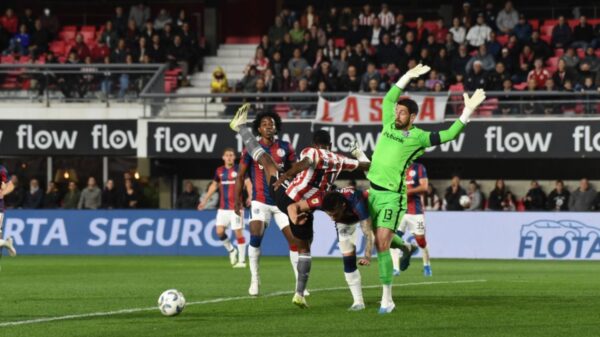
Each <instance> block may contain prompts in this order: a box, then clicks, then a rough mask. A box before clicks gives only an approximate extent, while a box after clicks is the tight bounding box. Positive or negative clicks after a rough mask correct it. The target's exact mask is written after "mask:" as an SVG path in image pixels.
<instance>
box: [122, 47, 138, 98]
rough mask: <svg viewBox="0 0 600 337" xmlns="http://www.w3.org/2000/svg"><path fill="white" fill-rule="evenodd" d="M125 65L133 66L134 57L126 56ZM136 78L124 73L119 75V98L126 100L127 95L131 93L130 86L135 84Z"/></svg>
mask: <svg viewBox="0 0 600 337" xmlns="http://www.w3.org/2000/svg"><path fill="white" fill-rule="evenodd" d="M125 64H133V56H132V55H131V54H127V55H126V56H125ZM134 79H135V77H133V75H131V74H127V73H122V74H121V75H119V94H118V97H119V98H125V94H127V92H128V91H129V84H130V83H131V82H133V80H134Z"/></svg>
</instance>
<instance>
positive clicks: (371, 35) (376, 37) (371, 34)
mask: <svg viewBox="0 0 600 337" xmlns="http://www.w3.org/2000/svg"><path fill="white" fill-rule="evenodd" d="M385 33H386V30H385V28H383V27H381V21H380V20H379V19H378V18H375V19H373V26H371V27H370V28H369V29H368V30H367V39H368V40H369V42H370V43H371V45H372V46H373V47H377V46H378V45H379V44H380V43H381V41H382V39H383V34H385Z"/></svg>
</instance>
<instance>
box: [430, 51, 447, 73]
mask: <svg viewBox="0 0 600 337" xmlns="http://www.w3.org/2000/svg"><path fill="white" fill-rule="evenodd" d="M450 66H451V60H450V56H449V55H448V52H447V51H446V48H440V50H439V51H438V53H437V55H435V57H434V59H433V63H432V64H431V68H432V69H435V70H436V71H437V72H438V73H439V74H440V76H442V78H444V79H447V78H449V77H450V75H451V68H450Z"/></svg>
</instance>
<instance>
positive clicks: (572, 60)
mask: <svg viewBox="0 0 600 337" xmlns="http://www.w3.org/2000/svg"><path fill="white" fill-rule="evenodd" d="M561 60H564V61H565V65H566V66H567V68H570V69H576V68H577V66H578V65H579V56H577V54H576V53H575V48H573V47H569V48H567V50H566V51H565V54H564V55H563V56H562V57H561Z"/></svg>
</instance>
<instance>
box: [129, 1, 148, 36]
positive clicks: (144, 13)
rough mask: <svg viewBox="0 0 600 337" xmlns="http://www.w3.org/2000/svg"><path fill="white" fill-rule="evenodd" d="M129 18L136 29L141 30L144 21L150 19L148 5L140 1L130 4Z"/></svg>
mask: <svg viewBox="0 0 600 337" xmlns="http://www.w3.org/2000/svg"><path fill="white" fill-rule="evenodd" d="M129 20H133V21H134V22H135V25H136V27H137V29H139V30H141V29H142V27H143V26H144V23H145V22H146V21H148V20H150V7H148V6H146V5H144V3H143V2H140V3H139V4H138V5H136V6H131V9H129Z"/></svg>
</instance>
